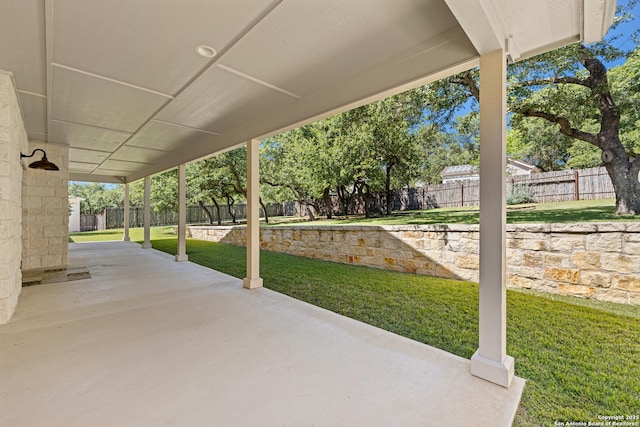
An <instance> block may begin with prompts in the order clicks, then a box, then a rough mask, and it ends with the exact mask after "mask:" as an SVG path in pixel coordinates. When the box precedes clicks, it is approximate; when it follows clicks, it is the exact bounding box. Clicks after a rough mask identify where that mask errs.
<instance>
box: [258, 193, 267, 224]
mask: <svg viewBox="0 0 640 427" xmlns="http://www.w3.org/2000/svg"><path fill="white" fill-rule="evenodd" d="M258 201H259V202H260V206H262V210H263V211H264V222H266V223H267V224H269V214H268V213H267V207H266V206H265V205H264V203H263V202H262V197H259V198H258Z"/></svg>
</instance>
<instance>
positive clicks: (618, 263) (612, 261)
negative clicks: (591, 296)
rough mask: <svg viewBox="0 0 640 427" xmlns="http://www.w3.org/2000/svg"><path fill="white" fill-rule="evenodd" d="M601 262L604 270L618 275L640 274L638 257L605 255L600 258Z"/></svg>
mask: <svg viewBox="0 0 640 427" xmlns="http://www.w3.org/2000/svg"><path fill="white" fill-rule="evenodd" d="M600 261H601V263H602V269H603V270H607V271H616V272H618V273H638V272H640V257H638V256H631V255H620V254H615V253H605V254H602V256H601V257H600Z"/></svg>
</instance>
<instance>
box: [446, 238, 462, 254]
mask: <svg viewBox="0 0 640 427" xmlns="http://www.w3.org/2000/svg"><path fill="white" fill-rule="evenodd" d="M445 249H446V250H447V251H452V252H458V251H459V250H460V241H459V240H449V241H448V242H447V244H446V245H445Z"/></svg>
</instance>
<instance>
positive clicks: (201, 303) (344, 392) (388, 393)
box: [0, 242, 524, 427]
mask: <svg viewBox="0 0 640 427" xmlns="http://www.w3.org/2000/svg"><path fill="white" fill-rule="evenodd" d="M69 252H70V253H69V255H70V264H72V265H84V266H87V267H88V268H89V270H90V272H91V275H92V278H91V279H84V280H78V281H72V282H64V283H51V284H43V285H37V286H30V287H28V288H25V289H24V291H23V295H22V297H21V301H20V304H19V306H18V309H17V311H16V313H15V315H14V318H13V320H12V322H11V323H10V324H8V325H4V326H2V327H1V328H0V354H2V357H1V358H0V377H1V378H2V382H1V384H2V386H1V388H0V402H2V405H1V408H2V419H3V422H4V423H7V425H12V426H35V425H69V426H73V425H92V426H102V425H104V426H114V425H121V426H124V425H132V426H133V425H135V426H147V425H148V426H157V425H181V426H196V425H208V426H214V425H220V426H226V425H233V426H257V425H260V426H307V425H324V426H360V425H362V426H392V425H397V426H424V425H438V426H459V425H485V426H496V427H498V426H508V425H510V424H511V421H512V419H513V416H514V414H515V411H516V409H517V407H518V402H519V399H520V394H521V392H522V388H523V386H524V381H523V380H521V379H519V378H516V379H514V381H513V382H512V385H511V387H510V388H509V389H507V388H503V387H497V386H495V385H494V384H491V383H490V382H487V381H484V380H482V379H479V378H476V377H474V376H471V375H469V365H470V362H469V360H466V359H462V358H460V357H457V356H453V355H451V354H449V353H446V352H444V351H441V350H438V349H435V348H433V347H429V346H427V345H423V344H420V343H417V342H415V341H412V340H409V339H406V338H403V337H400V336H398V335H394V334H392V333H389V332H386V331H383V330H380V329H377V328H374V327H372V326H369V325H366V324H363V323H360V322H357V321H355V320H352V319H349V318H346V317H343V316H340V315H337V314H335V313H332V312H329V311H326V310H324V309H321V308H318V307H315V306H312V305H309V304H306V303H304V302H300V301H298V300H295V299H292V298H289V297H287V296H284V295H282V294H279V293H276V292H273V291H270V290H268V289H265V288H261V289H258V290H256V291H254V292H247V291H246V290H243V287H242V282H241V281H240V280H238V279H236V278H233V277H230V276H227V275H224V274H222V273H218V272H215V271H213V270H210V269H208V268H205V267H201V266H198V265H196V264H193V263H191V262H181V263H176V262H172V261H173V257H171V256H169V255H167V254H165V253H162V252H159V251H155V250H153V249H152V250H147V251H143V250H141V249H140V245H138V244H136V243H131V242H104V243H81V244H71V245H70V251H69ZM142 278H144V279H142Z"/></svg>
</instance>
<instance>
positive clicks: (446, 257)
mask: <svg viewBox="0 0 640 427" xmlns="http://www.w3.org/2000/svg"><path fill="white" fill-rule="evenodd" d="M459 256H463V255H462V254H457V253H455V252H446V251H445V252H441V256H440V261H441V262H444V263H447V264H455V262H456V259H457V258H458V257H459ZM475 256H477V255H475Z"/></svg>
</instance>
